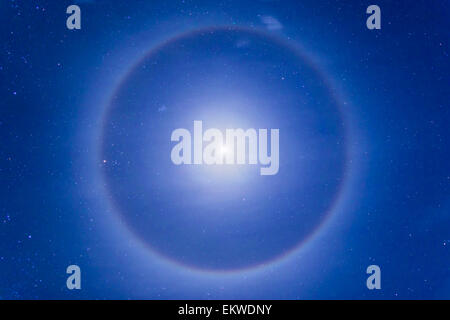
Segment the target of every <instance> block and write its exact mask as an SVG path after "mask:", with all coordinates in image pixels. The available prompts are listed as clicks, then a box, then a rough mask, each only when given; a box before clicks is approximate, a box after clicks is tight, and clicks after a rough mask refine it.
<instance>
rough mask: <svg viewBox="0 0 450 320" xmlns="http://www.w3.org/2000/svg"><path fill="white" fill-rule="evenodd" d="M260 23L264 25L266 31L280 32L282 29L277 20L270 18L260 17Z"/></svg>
mask: <svg viewBox="0 0 450 320" xmlns="http://www.w3.org/2000/svg"><path fill="white" fill-rule="evenodd" d="M260 19H261V21H262V23H264V24H265V25H266V28H267V29H268V30H281V29H283V25H282V24H281V22H280V21H278V19H277V18H275V17H272V16H261V17H260Z"/></svg>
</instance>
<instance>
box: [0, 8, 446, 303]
mask: <svg viewBox="0 0 450 320" xmlns="http://www.w3.org/2000/svg"><path fill="white" fill-rule="evenodd" d="M71 4H77V5H79V6H80V8H81V29H80V30H68V29H67V27H66V19H67V17H68V16H69V15H68V14H66V8H67V7H68V6H69V5H71ZM371 4H376V5H378V6H379V7H380V8H381V29H380V30H369V29H368V28H367V27H366V19H367V18H368V16H369V15H368V14H366V8H367V7H368V6H369V5H371ZM0 17H1V21H2V23H1V25H2V27H1V28H0V37H1V50H0V93H1V97H2V98H1V100H0V137H1V142H2V143H1V147H0V181H1V184H0V195H1V197H0V299H449V298H450V149H449V146H450V143H449V138H450V135H449V134H450V129H449V123H450V105H449V101H450V90H449V85H450V79H449V75H450V65H449V52H450V49H449V46H448V40H449V39H450V37H449V36H450V31H449V30H450V29H449V26H450V20H449V17H450V3H449V2H448V1H395V2H394V1H377V2H366V1H317V0H316V1H309V0H304V1H303V0H302V1H300V0H296V1H281V0H280V1H277V0H259V1H257V0H253V1H244V0H240V1H187V0H182V1H131V0H130V1H107V0H98V1H95V0H83V1H75V0H74V1H31V0H29V1H7V0H2V1H1V2H0ZM195 120H198V121H202V122H203V127H204V128H203V131H206V130H207V129H209V128H217V129H219V130H221V131H222V132H225V130H226V129H229V128H242V129H244V130H247V129H249V128H255V129H256V130H258V129H268V130H269V131H270V129H279V170H278V172H277V173H276V174H274V175H261V174H260V168H261V167H264V165H261V164H256V165H255V164H234V165H231V164H224V165H205V164H204V165H175V164H174V163H173V162H172V161H171V156H170V155H171V150H172V148H173V147H174V145H175V144H176V143H175V142H173V141H171V133H172V132H173V130H175V129H177V128H185V129H187V130H189V131H190V132H191V134H193V132H194V129H193V124H194V121H195ZM247 156H248V154H247ZM73 264H75V265H78V266H79V267H80V268H81V274H82V276H81V279H82V280H81V283H82V289H81V290H69V289H68V288H67V287H66V279H67V277H68V274H66V268H67V267H68V266H69V265H73ZM369 265H378V266H379V267H380V269H381V289H380V290H369V289H368V288H367V287H366V279H367V277H368V275H367V274H366V268H367V267H368V266H369Z"/></svg>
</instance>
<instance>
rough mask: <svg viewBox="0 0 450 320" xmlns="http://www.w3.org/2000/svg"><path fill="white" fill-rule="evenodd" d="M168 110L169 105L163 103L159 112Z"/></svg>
mask: <svg viewBox="0 0 450 320" xmlns="http://www.w3.org/2000/svg"><path fill="white" fill-rule="evenodd" d="M166 110H167V107H166V106H165V105H162V106H161V107H159V108H158V112H164V111H166Z"/></svg>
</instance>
